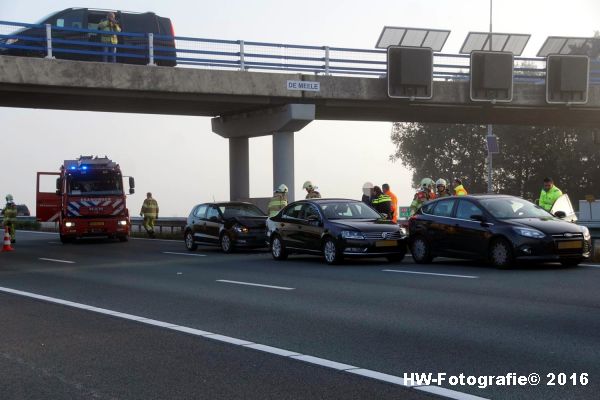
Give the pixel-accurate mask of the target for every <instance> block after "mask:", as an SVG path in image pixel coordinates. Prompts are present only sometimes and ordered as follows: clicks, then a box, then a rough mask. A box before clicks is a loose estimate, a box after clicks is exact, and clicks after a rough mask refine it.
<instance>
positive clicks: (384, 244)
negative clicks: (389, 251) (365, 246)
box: [375, 240, 398, 247]
mask: <svg viewBox="0 0 600 400" xmlns="http://www.w3.org/2000/svg"><path fill="white" fill-rule="evenodd" d="M392 246H398V241H397V240H380V241H378V242H375V247H392Z"/></svg>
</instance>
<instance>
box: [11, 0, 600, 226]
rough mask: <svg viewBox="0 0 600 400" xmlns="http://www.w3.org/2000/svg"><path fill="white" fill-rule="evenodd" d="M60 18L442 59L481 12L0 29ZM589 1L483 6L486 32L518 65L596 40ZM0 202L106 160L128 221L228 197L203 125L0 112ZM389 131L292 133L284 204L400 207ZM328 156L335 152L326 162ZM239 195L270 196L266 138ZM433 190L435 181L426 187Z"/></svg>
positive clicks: (269, 12)
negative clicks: (117, 172)
mask: <svg viewBox="0 0 600 400" xmlns="http://www.w3.org/2000/svg"><path fill="white" fill-rule="evenodd" d="M71 6H80V7H101V8H107V9H108V8H115V9H124V10H130V11H154V12H156V13H157V14H159V15H162V16H166V17H170V18H171V20H172V21H173V23H174V26H175V32H176V34H177V35H181V36H193V37H205V38H219V39H243V40H248V41H249V40H253V41H269V42H281V43H294V44H311V45H319V46H324V45H330V46H341V47H356V48H373V47H374V45H375V42H376V40H377V38H378V36H379V33H380V31H381V28H382V27H383V26H385V25H392V26H412V27H428V28H440V29H450V30H451V31H452V33H451V34H450V38H449V40H448V42H447V44H446V46H445V48H444V52H452V53H456V52H457V51H458V50H459V47H460V45H461V44H462V42H463V40H464V38H465V36H466V34H467V33H468V32H469V31H486V30H487V29H488V24H489V20H488V15H489V8H488V7H489V1H488V0H393V1H392V0H388V1H383V0H379V1H378V0H371V1H368V2H365V1H359V0H346V1H343V2H340V1H329V0H319V1H315V0H302V1H293V2H292V1H283V0H278V1H274V0H262V1H260V0H254V1H250V0H229V1H227V0H220V1H202V0H196V1H184V0H170V1H164V0H163V1H152V0H147V1H141V0H119V1H114V0H111V1H98V0H95V1H86V0H77V2H75V3H73V2H72V1H64V0H54V1H41V0H38V1H33V0H19V1H8V0H0V20H9V21H21V22H36V21H38V20H40V19H41V18H42V17H44V16H45V15H47V14H50V13H52V12H53V11H57V10H61V9H64V8H68V7H71ZM599 16H600V1H599V0H569V1H563V0H495V1H494V31H497V32H515V33H531V34H532V35H533V36H532V38H531V40H530V42H529V44H528V46H527V48H526V49H525V53H524V55H529V56H533V55H535V53H536V52H537V50H538V49H539V48H540V46H541V45H542V43H543V41H544V40H545V38H546V37H547V36H550V35H565V36H590V35H592V34H593V32H594V31H595V30H600V19H599ZM0 123H1V128H0V132H1V138H2V145H1V148H2V162H1V163H0V166H2V172H1V173H0V193H2V202H3V198H4V194H6V193H12V194H13V195H15V198H16V201H17V202H18V203H25V204H27V205H28V206H29V207H30V209H31V210H32V211H33V210H34V209H35V172H36V171H57V170H58V167H59V166H60V165H61V162H62V160H64V159H70V158H74V157H76V156H78V155H80V154H94V155H96V154H97V155H108V156H109V157H111V158H113V159H114V160H115V161H117V162H119V163H120V164H121V167H122V168H123V171H124V174H126V175H133V176H135V178H136V182H137V188H138V193H137V194H136V195H134V196H131V197H130V199H129V208H130V210H132V213H133V214H134V215H135V214H137V212H139V206H140V204H141V202H142V200H143V193H145V192H146V191H152V192H153V193H154V194H155V197H156V198H157V200H158V201H159V204H160V207H161V215H162V216H184V215H187V214H188V212H189V210H190V208H191V207H192V206H193V205H194V204H196V203H199V202H203V201H209V200H212V199H213V197H214V198H215V199H217V200H227V199H228V197H229V173H228V168H229V167H228V144H227V140H226V139H222V138H221V137H219V136H217V135H215V134H213V133H212V132H211V129H210V119H209V118H201V117H174V116H159V115H139V114H111V113H91V112H69V111H50V110H29V109H15V108H0ZM390 129H391V124H390V123H374V122H340V121H315V122H312V123H311V124H309V125H308V127H306V128H305V129H304V130H302V131H301V132H298V133H296V153H295V154H296V155H295V157H296V193H297V194H301V185H302V183H303V182H304V180H306V179H310V180H312V181H313V182H314V183H315V184H317V185H318V186H319V190H320V191H321V192H322V194H323V195H324V196H327V197H333V196H335V197H350V198H357V197H359V196H360V194H361V186H362V184H363V182H365V181H367V180H369V181H372V182H374V183H376V184H382V183H384V182H388V183H390V185H391V186H392V190H393V191H394V192H395V193H396V194H397V195H398V197H399V202H400V204H401V205H403V204H409V202H410V200H411V198H412V195H413V192H412V189H411V188H410V176H411V174H410V171H407V170H406V169H405V168H403V167H402V165H401V164H400V163H399V162H397V163H391V162H390V161H388V157H389V155H390V154H391V153H392V152H393V150H394V149H393V147H392V144H391V141H390ZM332 149H335V151H332ZM250 163H251V171H250V194H251V196H253V197H265V196H269V195H271V192H272V190H273V182H272V166H271V163H272V154H271V137H263V138H256V139H251V141H250ZM432 178H434V179H435V178H437V177H432Z"/></svg>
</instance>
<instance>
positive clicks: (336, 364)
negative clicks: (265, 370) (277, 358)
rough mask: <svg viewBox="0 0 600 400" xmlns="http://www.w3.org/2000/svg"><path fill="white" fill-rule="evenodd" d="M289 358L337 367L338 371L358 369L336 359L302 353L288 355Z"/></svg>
mask: <svg viewBox="0 0 600 400" xmlns="http://www.w3.org/2000/svg"><path fill="white" fill-rule="evenodd" d="M290 358H293V359H294V360H300V361H304V362H307V363H310V364H316V365H320V366H322V367H327V368H332V369H337V370H338V371H349V370H353V369H359V368H358V367H355V366H353V365H348V364H342V363H339V362H337V361H331V360H326V359H324V358H319V357H313V356H307V355H302V354H301V355H297V356H290Z"/></svg>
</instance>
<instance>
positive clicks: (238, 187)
mask: <svg viewBox="0 0 600 400" xmlns="http://www.w3.org/2000/svg"><path fill="white" fill-rule="evenodd" d="M248 198H250V150H249V148H248V138H247V137H236V138H229V199H230V200H240V199H248Z"/></svg>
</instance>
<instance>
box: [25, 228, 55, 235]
mask: <svg viewBox="0 0 600 400" xmlns="http://www.w3.org/2000/svg"><path fill="white" fill-rule="evenodd" d="M17 231H18V232H22V233H37V234H38V235H58V233H57V232H43V231H21V230H18V229H17Z"/></svg>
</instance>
